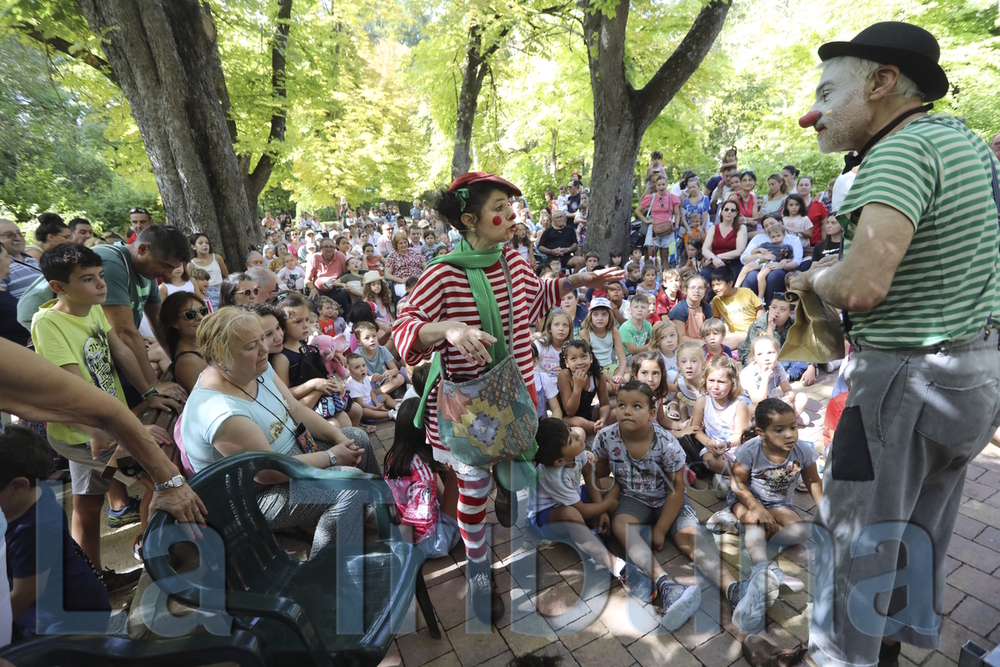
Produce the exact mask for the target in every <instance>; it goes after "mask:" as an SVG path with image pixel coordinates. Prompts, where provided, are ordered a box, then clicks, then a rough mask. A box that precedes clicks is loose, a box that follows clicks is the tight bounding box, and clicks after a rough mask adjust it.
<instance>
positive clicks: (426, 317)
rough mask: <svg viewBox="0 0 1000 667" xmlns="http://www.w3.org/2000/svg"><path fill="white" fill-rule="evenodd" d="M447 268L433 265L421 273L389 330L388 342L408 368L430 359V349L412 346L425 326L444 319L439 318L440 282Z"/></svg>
mask: <svg viewBox="0 0 1000 667" xmlns="http://www.w3.org/2000/svg"><path fill="white" fill-rule="evenodd" d="M447 269H448V267H447V265H445V264H437V265H435V266H432V267H431V268H429V269H428V270H426V271H424V273H423V275H421V276H420V279H419V280H418V281H417V284H416V285H414V286H413V290H412V292H410V296H409V298H408V299H407V300H406V305H405V306H403V308H402V309H401V310H400V312H399V315H398V316H397V317H396V323H395V324H394V325H393V327H392V340H393V342H395V343H396V349H397V350H399V356H400V357H401V358H402V359H403V363H404V364H406V365H408V366H415V365H416V364H419V363H420V362H421V361H424V360H426V359H430V358H431V354H432V353H433V349H431V348H426V349H423V350H415V349H413V347H414V343H415V342H416V341H417V337H418V335H419V334H420V329H422V328H423V326H424V325H425V324H428V323H430V322H441V321H443V320H444V319H446V318H442V317H441V315H442V312H443V311H444V298H443V297H444V290H442V289H441V285H440V283H441V281H442V278H443V277H444V276H443V274H445V273H448V271H447Z"/></svg>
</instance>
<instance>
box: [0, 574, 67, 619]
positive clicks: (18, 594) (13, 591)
mask: <svg viewBox="0 0 1000 667" xmlns="http://www.w3.org/2000/svg"><path fill="white" fill-rule="evenodd" d="M37 579H38V576H37V575H35V576H32V577H13V578H12V579H11V582H10V583H11V588H10V612H11V618H17V617H18V616H20V615H21V614H23V613H24V611H25V610H26V609H28V608H29V607H31V606H33V605H34V604H35V602H37V601H38V585H37ZM59 599H62V598H61V597H60V598H59Z"/></svg>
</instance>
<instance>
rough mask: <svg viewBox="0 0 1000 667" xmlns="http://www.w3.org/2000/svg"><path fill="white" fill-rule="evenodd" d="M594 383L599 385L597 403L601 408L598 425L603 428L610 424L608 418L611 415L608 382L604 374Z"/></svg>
mask: <svg viewBox="0 0 1000 667" xmlns="http://www.w3.org/2000/svg"><path fill="white" fill-rule="evenodd" d="M594 382H596V383H597V401H598V404H599V405H600V406H601V408H600V410H599V411H598V423H599V424H601V426H603V425H604V424H607V423H608V417H609V416H610V415H611V403H610V402H609V401H608V382H607V380H605V379H604V373H601V374H600V375H599V376H598V377H597V379H596V380H594Z"/></svg>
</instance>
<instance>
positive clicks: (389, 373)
mask: <svg viewBox="0 0 1000 667" xmlns="http://www.w3.org/2000/svg"><path fill="white" fill-rule="evenodd" d="M354 335H355V336H357V337H358V343H359V345H358V352H359V353H360V354H361V356H362V357H363V358H364V360H365V370H366V372H367V374H368V376H369V377H370V378H371V381H372V387H373V388H375V389H376V390H377V391H378V393H380V394H391V393H393V392H394V391H396V390H397V389H399V388H400V387H405V385H406V371H405V369H399V368H397V367H396V361H395V360H394V359H393V358H392V354H390V353H389V350H388V349H387V348H386V347H385V346H384V345H379V344H378V328H376V327H375V326H373V325H372V323H371V322H358V324H357V325H356V326H355V327H354Z"/></svg>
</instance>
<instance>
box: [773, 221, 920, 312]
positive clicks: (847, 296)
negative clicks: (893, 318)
mask: <svg viewBox="0 0 1000 667" xmlns="http://www.w3.org/2000/svg"><path fill="white" fill-rule="evenodd" d="M915 231H916V229H915V227H914V223H913V222H912V221H911V220H910V218H909V217H908V216H907V215H906V214H904V213H903V212H902V211H900V210H898V209H896V208H893V207H892V206H888V205H886V204H880V203H877V202H876V203H871V204H867V205H865V207H864V208H863V209H862V211H861V217H860V219H859V220H858V227H857V230H856V231H855V233H854V239H853V242H852V243H851V249H850V252H848V253H846V254H845V255H844V259H843V261H841V262H838V263H836V264H835V265H834V266H825V267H819V268H815V267H814V268H813V269H811V270H809V271H806V272H804V273H801V274H799V275H797V276H794V277H793V278H792V281H791V283H790V285H789V288H790V289H794V290H805V291H810V290H811V291H813V292H815V293H816V295H817V296H819V298H821V299H822V300H823V301H825V302H827V303H829V304H830V305H832V306H834V307H836V308H840V309H843V310H849V311H852V312H859V313H866V312H868V311H870V310H872V309H873V308H875V307H876V306H877V305H878V304H880V303H881V302H882V300H883V299H885V297H886V295H887V294H888V293H889V287H890V286H891V285H892V279H893V276H894V275H895V273H896V269H897V268H899V264H900V262H902V261H903V256H904V255H905V254H906V250H907V248H909V247H910V241H912V240H913V234H914V232H915Z"/></svg>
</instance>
